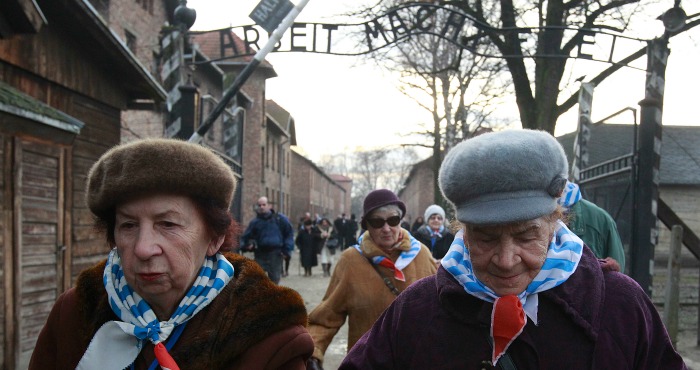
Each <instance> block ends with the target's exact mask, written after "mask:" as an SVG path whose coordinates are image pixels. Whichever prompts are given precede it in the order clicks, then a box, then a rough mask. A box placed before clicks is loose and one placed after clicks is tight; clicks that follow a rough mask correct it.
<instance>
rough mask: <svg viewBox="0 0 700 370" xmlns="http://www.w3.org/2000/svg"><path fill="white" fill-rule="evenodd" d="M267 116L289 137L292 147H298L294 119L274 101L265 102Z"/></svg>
mask: <svg viewBox="0 0 700 370" xmlns="http://www.w3.org/2000/svg"><path fill="white" fill-rule="evenodd" d="M265 115H266V116H267V118H268V119H270V120H271V121H272V122H274V123H275V125H277V127H278V128H279V129H280V130H282V132H284V133H285V134H287V135H289V141H290V144H291V145H297V135H296V125H295V123H294V117H292V115H291V114H290V113H289V112H287V110H286V109H284V108H282V107H281V106H280V105H279V104H277V102H275V101H274V100H270V99H267V100H265Z"/></svg>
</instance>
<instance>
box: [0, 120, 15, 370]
mask: <svg viewBox="0 0 700 370" xmlns="http://www.w3.org/2000/svg"><path fill="white" fill-rule="evenodd" d="M5 153H6V150H5V136H4V135H1V134H0V288H1V289H0V369H5V368H6V367H5V346H6V344H7V343H11V340H7V338H5V333H6V332H5V326H6V318H7V305H8V304H10V303H11V302H9V301H8V300H7V299H8V296H7V291H8V290H10V289H8V288H9V286H7V285H5V282H6V280H5V277H6V273H5V270H6V264H7V263H10V261H9V260H6V259H5V258H6V257H7V256H8V254H7V252H6V251H7V250H8V249H9V248H10V246H8V244H10V243H11V242H10V230H9V229H11V228H8V225H12V207H11V206H10V207H8V205H7V204H6V202H7V200H8V195H9V189H7V185H8V179H10V178H11V177H10V173H8V172H6V170H7V169H8V168H7V167H6V163H5V162H6V161H5Z"/></svg>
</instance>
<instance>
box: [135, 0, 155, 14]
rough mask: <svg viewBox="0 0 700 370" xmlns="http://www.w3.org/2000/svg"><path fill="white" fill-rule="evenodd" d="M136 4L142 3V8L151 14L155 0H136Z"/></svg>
mask: <svg viewBox="0 0 700 370" xmlns="http://www.w3.org/2000/svg"><path fill="white" fill-rule="evenodd" d="M136 4H139V5H141V8H143V10H145V11H147V12H148V13H149V14H153V0H136Z"/></svg>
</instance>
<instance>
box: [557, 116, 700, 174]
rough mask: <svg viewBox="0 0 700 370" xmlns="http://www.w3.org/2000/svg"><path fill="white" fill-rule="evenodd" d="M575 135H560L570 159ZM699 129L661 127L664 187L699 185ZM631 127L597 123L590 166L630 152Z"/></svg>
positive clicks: (693, 127) (632, 134)
mask: <svg viewBox="0 0 700 370" xmlns="http://www.w3.org/2000/svg"><path fill="white" fill-rule="evenodd" d="M575 136H576V133H575V132H573V133H569V134H566V135H562V136H559V137H558V138H557V140H559V142H560V143H561V144H562V146H563V147H564V150H565V151H566V156H567V158H569V163H571V161H572V159H573V157H574V156H573V147H574V138H575ZM698 143H700V126H698V127H696V126H669V125H666V126H663V132H662V139H661V168H660V173H659V176H660V181H661V184H664V185H700V145H698ZM633 144H634V126H633V125H623V124H600V125H594V126H592V127H591V137H590V140H589V145H588V152H589V159H588V162H589V165H590V166H593V165H596V164H599V163H602V162H604V161H607V160H610V159H613V158H616V157H620V156H623V155H626V154H629V153H632V150H633Z"/></svg>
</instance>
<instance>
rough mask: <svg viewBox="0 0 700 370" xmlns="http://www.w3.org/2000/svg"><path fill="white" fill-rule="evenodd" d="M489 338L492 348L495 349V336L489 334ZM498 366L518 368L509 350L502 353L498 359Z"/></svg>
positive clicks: (505, 369) (506, 368) (508, 369)
mask: <svg viewBox="0 0 700 370" xmlns="http://www.w3.org/2000/svg"><path fill="white" fill-rule="evenodd" d="M488 338H489V346H490V347H491V350H493V338H491V336H490V335H489V336H488ZM498 367H499V368H501V369H503V370H518V368H517V367H515V363H514V362H513V359H512V358H510V355H509V354H508V352H505V353H504V354H502V355H501V358H499V359H498Z"/></svg>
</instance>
